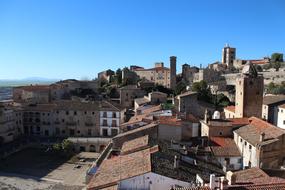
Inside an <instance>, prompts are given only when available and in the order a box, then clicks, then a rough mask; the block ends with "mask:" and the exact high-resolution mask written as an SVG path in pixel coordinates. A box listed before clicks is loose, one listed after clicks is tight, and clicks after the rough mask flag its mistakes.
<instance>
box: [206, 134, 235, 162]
mask: <svg viewBox="0 0 285 190" xmlns="http://www.w3.org/2000/svg"><path fill="white" fill-rule="evenodd" d="M211 142H212V145H211V150H212V152H213V154H214V155H215V156H217V157H224V156H229V157H231V156H235V157H236V156H241V153H240V151H239V149H238V147H237V146H236V143H235V142H234V140H233V139H232V138H227V137H211Z"/></svg>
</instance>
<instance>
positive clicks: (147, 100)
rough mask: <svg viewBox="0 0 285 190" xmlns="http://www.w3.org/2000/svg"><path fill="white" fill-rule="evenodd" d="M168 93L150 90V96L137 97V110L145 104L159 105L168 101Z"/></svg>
mask: <svg viewBox="0 0 285 190" xmlns="http://www.w3.org/2000/svg"><path fill="white" fill-rule="evenodd" d="M166 101H167V94H165V93H163V92H158V91H157V92H150V93H148V96H144V97H143V98H136V99H135V111H136V110H137V109H138V108H139V107H140V106H143V105H157V104H161V103H166Z"/></svg>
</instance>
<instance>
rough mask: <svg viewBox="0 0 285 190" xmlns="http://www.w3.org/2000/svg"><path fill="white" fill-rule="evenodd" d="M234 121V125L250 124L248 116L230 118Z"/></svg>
mask: <svg viewBox="0 0 285 190" xmlns="http://www.w3.org/2000/svg"><path fill="white" fill-rule="evenodd" d="M228 120H230V121H231V122H232V125H233V126H243V125H248V124H249V119H248V118H247V117H243V118H230V119H228Z"/></svg>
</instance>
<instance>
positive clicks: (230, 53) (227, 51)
mask: <svg viewBox="0 0 285 190" xmlns="http://www.w3.org/2000/svg"><path fill="white" fill-rule="evenodd" d="M235 59H236V48H232V47H230V46H229V45H228V44H226V46H225V47H224V48H223V55H222V64H225V65H227V67H228V68H232V67H233V63H234V60H235Z"/></svg>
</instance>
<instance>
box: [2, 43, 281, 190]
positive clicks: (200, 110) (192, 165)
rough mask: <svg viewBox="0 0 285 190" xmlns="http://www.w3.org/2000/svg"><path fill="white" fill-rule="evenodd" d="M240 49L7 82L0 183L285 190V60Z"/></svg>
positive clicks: (91, 188) (111, 189) (93, 188)
mask: <svg viewBox="0 0 285 190" xmlns="http://www.w3.org/2000/svg"><path fill="white" fill-rule="evenodd" d="M237 53H238V50H237V49H236V48H234V47H230V46H229V45H226V46H225V47H224V48H223V49H222V52H221V54H222V59H221V60H220V61H216V62H214V63H211V64H208V65H207V66H206V67H202V66H199V67H197V66H194V65H191V64H187V63H180V62H179V57H176V56H170V58H169V63H163V62H156V63H154V67H153V68H144V67H141V66H139V65H132V66H130V67H122V68H118V69H117V70H115V71H113V70H111V69H108V68H106V70H105V71H102V72H100V73H98V77H97V78H96V79H94V80H75V79H67V80H61V81H58V82H55V83H53V84H50V85H36V84H34V85H27V86H18V87H14V88H13V95H12V98H11V99H9V100H2V101H1V102H0V144H1V146H0V158H1V163H0V173H1V176H0V186H1V187H5V188H7V189H16V190H17V189H87V190H99V189H101V190H103V189H104V190H115V189H118V190H127V189H137V190H153V189H159V190H204V189H205V190H214V189H220V190H226V189H228V190H243V189H248V190H253V189H254V190H265V189H276V190H281V189H282V190H284V189H285V83H284V81H285V62H284V60H283V54H282V53H273V54H272V55H271V57H264V58H256V59H254V60H252V59H247V58H242V59H238V58H237V55H236V54H237ZM168 65H169V67H167V66H168ZM178 65H182V68H181V70H182V72H181V73H178V72H177V67H178ZM3 176H5V177H3ZM15 178H16V179H15Z"/></svg>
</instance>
